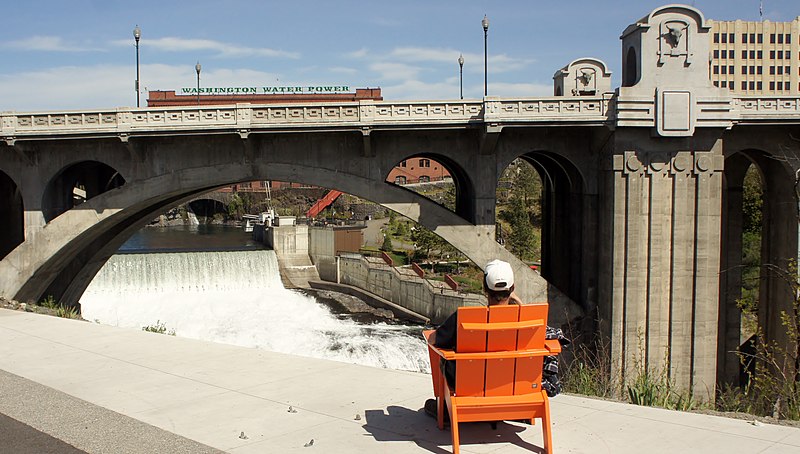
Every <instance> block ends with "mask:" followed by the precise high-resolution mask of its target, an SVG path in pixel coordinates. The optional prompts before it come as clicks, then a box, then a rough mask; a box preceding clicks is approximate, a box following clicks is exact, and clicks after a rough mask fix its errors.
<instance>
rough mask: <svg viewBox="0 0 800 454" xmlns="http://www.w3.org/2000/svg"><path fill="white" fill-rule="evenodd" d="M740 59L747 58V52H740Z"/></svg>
mask: <svg viewBox="0 0 800 454" xmlns="http://www.w3.org/2000/svg"><path fill="white" fill-rule="evenodd" d="M742 58H747V51H746V50H743V51H742Z"/></svg>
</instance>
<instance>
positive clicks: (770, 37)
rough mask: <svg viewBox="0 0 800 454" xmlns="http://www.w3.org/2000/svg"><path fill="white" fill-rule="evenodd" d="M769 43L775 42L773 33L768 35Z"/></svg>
mask: <svg viewBox="0 0 800 454" xmlns="http://www.w3.org/2000/svg"><path fill="white" fill-rule="evenodd" d="M769 43H770V44H775V33H773V34H771V35H769Z"/></svg>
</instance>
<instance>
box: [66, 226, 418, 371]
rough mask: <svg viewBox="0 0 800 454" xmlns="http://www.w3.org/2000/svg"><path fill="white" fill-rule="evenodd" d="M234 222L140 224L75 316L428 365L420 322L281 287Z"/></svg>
mask: <svg viewBox="0 0 800 454" xmlns="http://www.w3.org/2000/svg"><path fill="white" fill-rule="evenodd" d="M249 237H250V235H249V234H245V233H244V232H243V231H242V229H238V228H233V227H224V226H185V227H146V228H144V229H142V230H141V231H140V232H137V234H135V235H134V236H133V237H131V239H130V240H129V241H128V242H126V243H125V244H124V245H123V246H122V247H120V250H119V252H118V253H117V254H115V255H114V256H112V257H111V259H110V260H109V261H108V262H107V263H106V265H105V266H104V267H103V268H102V269H101V270H100V272H99V273H98V274H97V276H95V278H94V280H93V281H92V282H91V284H90V285H89V287H88V288H87V289H86V292H85V293H84V295H83V296H82V297H81V300H80V303H81V310H82V315H83V318H85V319H87V320H90V321H94V322H96V323H102V324H107V325H113V326H121V327H128V328H136V329H142V328H143V327H156V326H161V327H163V328H164V329H165V330H167V331H168V332H173V331H174V333H175V335H177V336H182V337H189V338H194V339H203V340H208V341H213V342H221V343H227V344H233V345H239V346H243V347H251V348H261V349H265V350H269V351H275V352H280V353H288V354H293V355H302V356H309V357H315V358H325V359H331V360H336V361H344V362H348V363H352V364H362V365H368V366H375V367H384V368H390V369H397V370H409V371H420V372H427V371H429V369H430V366H429V363H428V357H427V351H426V348H425V344H424V342H423V341H422V339H421V337H420V327H419V326H413V325H406V324H401V323H396V322H393V321H386V320H380V319H377V318H374V319H369V318H367V319H365V318H364V317H353V316H351V315H350V314H346V313H339V312H340V311H333V310H331V308H330V307H328V306H327V305H325V304H323V303H321V302H319V301H317V300H316V299H315V298H313V297H312V296H309V295H306V294H304V293H302V292H300V291H295V290H287V289H285V288H284V287H283V285H282V283H281V280H280V276H279V273H278V264H277V258H276V256H275V253H274V252H273V251H270V250H266V249H264V248H263V246H261V245H260V244H258V243H256V242H254V241H252V240H251V239H250V238H249Z"/></svg>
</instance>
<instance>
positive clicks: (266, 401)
mask: <svg viewBox="0 0 800 454" xmlns="http://www.w3.org/2000/svg"><path fill="white" fill-rule="evenodd" d="M0 370H2V371H5V372H6V373H0V413H3V414H5V415H8V416H9V417H11V418H13V419H14V420H16V421H20V422H22V423H24V424H27V425H29V426H31V427H33V428H34V429H37V430H40V431H42V432H45V433H47V434H50V435H52V436H54V437H56V438H58V439H60V440H64V441H65V442H67V443H69V444H71V445H73V446H75V447H77V448H78V449H80V450H84V451H86V452H92V453H94V452H114V453H118V452H215V450H222V451H226V452H231V453H251V452H252V453H271V452H279V453H282V452H291V451H301V452H303V453H311V452H324V453H355V452H365V453H366V452H369V453H371V452H387V453H421V452H433V453H445V452H451V450H450V448H451V446H450V433H449V432H448V431H444V432H442V431H439V430H438V429H436V425H435V422H434V421H433V419H431V418H428V417H427V416H425V415H424V413H423V412H422V411H421V407H422V404H423V402H424V401H425V399H426V398H428V397H430V395H431V390H430V388H431V384H430V379H429V377H428V376H426V375H423V374H418V373H410V372H398V371H390V370H384V369H375V368H369V367H362V366H354V365H348V364H343V363H338V362H332V361H325V360H319V359H309V358H302V357H294V356H287V355H282V354H276V353H270V352H265V351H262V350H256V349H247V348H240V347H233V346H227V345H220V344H214V343H209V342H203V341H197V340H191V339H182V338H178V337H172V336H166V335H161V334H154V333H148V332H143V331H137V330H130V329H122V328H113V327H108V326H101V325H97V324H93V323H89V322H81V321H74V320H66V319H59V318H55V317H48V316H43V315H35V314H30V313H25V312H16V311H9V310H4V309H0ZM551 405H552V412H553V419H554V429H553V439H554V444H555V451H556V452H558V453H566V452H570V453H593V454H597V453H615V454H616V453H641V452H647V453H648V454H656V453H675V452H703V453H725V454H730V453H761V452H764V453H766V452H769V453H770V454H780V453H787V454H788V453H794V454H796V453H798V452H800V429H797V428H791V427H782V426H773V425H766V424H756V425H754V424H751V423H750V422H747V421H741V420H734V419H727V418H720V417H715V416H707V415H699V414H692V413H680V412H673V411H667V410H660V409H655V408H646V407H637V406H633V405H627V404H621V403H616V402H607V401H600V400H594V399H586V398H580V397H574V396H564V395H562V396H558V397H557V398H555V399H553V400H552V401H551ZM2 444H3V441H2V440H0V451H3V449H2V448H3V445H2ZM535 446H541V433H540V431H539V430H538V427H537V426H533V427H530V426H525V425H517V424H511V423H502V424H500V425H499V426H498V429H497V430H496V431H493V430H492V429H491V428H490V426H489V424H471V425H469V426H468V427H467V428H465V429H464V431H463V432H462V451H463V452H467V453H512V452H530V450H534V451H535V450H536V449H537V448H535Z"/></svg>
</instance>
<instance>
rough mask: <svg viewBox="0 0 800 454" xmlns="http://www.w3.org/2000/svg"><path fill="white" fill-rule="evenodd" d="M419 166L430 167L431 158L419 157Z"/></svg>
mask: <svg viewBox="0 0 800 454" xmlns="http://www.w3.org/2000/svg"><path fill="white" fill-rule="evenodd" d="M419 166H420V167H430V166H431V160H430V159H420V160H419Z"/></svg>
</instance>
